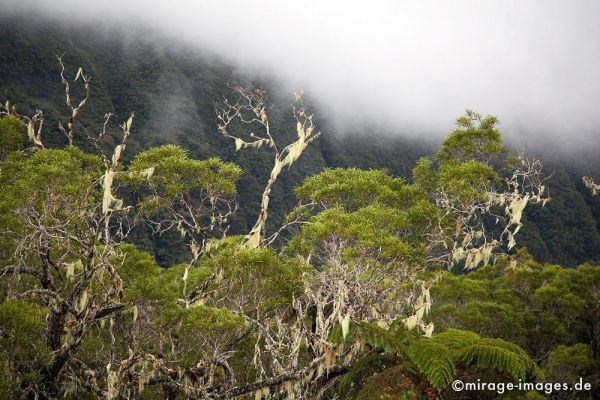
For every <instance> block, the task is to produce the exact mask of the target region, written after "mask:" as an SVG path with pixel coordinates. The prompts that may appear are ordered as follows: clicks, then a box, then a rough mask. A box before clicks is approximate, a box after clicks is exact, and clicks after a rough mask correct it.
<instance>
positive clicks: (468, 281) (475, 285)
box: [430, 252, 600, 358]
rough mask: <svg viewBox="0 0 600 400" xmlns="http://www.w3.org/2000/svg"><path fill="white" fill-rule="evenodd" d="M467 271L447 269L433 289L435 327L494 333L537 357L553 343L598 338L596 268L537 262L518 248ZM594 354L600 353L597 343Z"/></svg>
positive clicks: (598, 274) (598, 273)
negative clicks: (514, 252) (506, 258)
mask: <svg viewBox="0 0 600 400" xmlns="http://www.w3.org/2000/svg"><path fill="white" fill-rule="evenodd" d="M515 263H516V264H517V266H514V267H511V266H510V265H509V261H501V262H498V263H497V264H496V265H495V266H493V267H490V268H486V269H483V270H480V271H475V272H473V273H470V274H468V275H461V276H452V275H450V274H446V275H445V276H444V277H443V278H442V279H441V280H440V281H439V282H438V283H437V284H436V285H435V286H434V287H433V289H432V298H433V302H434V304H438V305H439V306H436V307H434V309H433V310H432V313H431V314H430V318H431V320H432V321H433V322H434V323H435V325H436V328H437V329H438V330H441V331H444V330H446V329H448V328H451V327H452V328H460V329H468V330H472V331H474V332H476V333H479V334H481V335H486V336H490V335H495V336H498V337H500V338H502V339H505V340H509V341H513V342H515V343H516V344H518V345H520V346H522V347H523V348H524V349H525V350H526V351H527V353H528V354H530V355H532V356H534V357H536V358H537V357H542V356H543V355H545V354H548V353H549V352H550V351H552V349H554V348H555V347H556V346H558V345H561V344H563V345H569V344H573V343H577V342H581V343H598V342H597V340H598V339H597V335H596V334H595V333H594V332H597V331H596V329H597V323H596V322H595V321H597V318H598V311H597V309H596V308H595V307H594V306H593V305H594V304H597V294H596V288H597V286H598V285H599V284H600V270H598V268H596V267H592V266H589V265H582V266H580V267H578V268H575V269H563V268H560V267H559V266H556V265H544V266H542V265H540V264H537V263H535V261H533V260H532V259H531V258H530V257H529V256H527V255H526V254H524V252H521V253H520V254H519V255H518V256H517V258H516V260H515ZM594 354H600V353H599V352H598V347H597V346H596V347H595V348H594Z"/></svg>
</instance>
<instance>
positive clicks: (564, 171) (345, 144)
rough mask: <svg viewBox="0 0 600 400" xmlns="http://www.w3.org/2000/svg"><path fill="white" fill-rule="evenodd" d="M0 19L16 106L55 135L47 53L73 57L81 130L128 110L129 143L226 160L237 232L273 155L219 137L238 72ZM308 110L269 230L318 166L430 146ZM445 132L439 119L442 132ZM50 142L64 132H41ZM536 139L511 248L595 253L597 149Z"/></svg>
mask: <svg viewBox="0 0 600 400" xmlns="http://www.w3.org/2000/svg"><path fill="white" fill-rule="evenodd" d="M0 18H1V21H0V35H1V36H2V38H3V40H2V41H1V42H0V54H2V59H1V61H0V67H1V68H0V88H1V89H2V92H3V96H4V97H5V98H6V99H10V100H11V102H12V103H14V104H16V105H17V107H18V108H19V110H21V111H24V112H25V111H30V110H31V109H32V108H35V107H37V108H40V109H43V110H44V112H45V113H46V114H47V120H46V127H47V129H48V130H50V131H57V123H58V122H59V121H60V120H61V118H63V119H64V115H65V111H66V110H65V108H64V106H62V104H63V103H62V102H61V100H60V99H61V98H62V96H63V89H62V86H61V83H60V80H59V72H60V70H59V65H58V62H57V60H56V55H61V54H63V53H65V57H64V60H65V63H66V65H67V67H69V68H74V67H75V66H79V65H81V66H83V67H84V68H85V69H86V70H87V71H89V73H90V75H92V76H93V85H92V93H91V96H90V101H89V103H88V104H87V105H86V107H85V109H84V110H83V111H82V114H81V115H80V116H79V118H78V123H79V124H81V125H80V127H81V129H80V130H78V132H80V133H79V134H80V135H82V133H81V132H85V131H86V130H87V131H88V132H90V133H92V132H96V131H97V130H98V129H99V128H100V126H101V124H102V116H103V115H104V114H105V113H107V112H111V113H114V114H115V115H116V116H118V117H121V118H123V117H125V116H127V115H128V114H129V113H130V112H132V111H133V112H135V113H136V121H137V123H136V127H135V131H134V133H133V136H132V138H131V141H130V147H131V148H132V149H134V150H135V151H138V150H142V149H147V148H149V147H151V146H154V145H160V144H165V143H175V144H180V145H182V146H184V147H185V148H187V149H189V151H190V155H191V156H192V157H195V158H205V157H208V156H218V157H220V158H222V159H223V160H225V161H235V162H236V163H238V164H239V165H240V166H241V167H242V168H243V170H244V171H245V173H244V175H243V176H242V177H241V179H240V183H239V203H240V204H243V207H241V208H240V210H239V212H238V213H237V214H236V216H235V218H233V219H232V220H231V221H230V222H231V231H232V232H244V231H246V229H247V228H248V227H250V226H251V225H252V223H253V219H254V218H255V215H256V214H257V212H258V210H259V201H260V195H259V194H260V191H261V190H262V187H263V186H264V184H265V182H266V181H267V179H268V175H269V172H270V168H271V166H270V162H271V160H270V158H269V155H268V152H267V151H265V150H261V151H256V152H250V153H248V152H236V151H235V149H234V148H233V146H231V143H230V142H228V141H227V140H225V139H224V138H223V137H222V136H221V135H219V134H218V133H217V131H216V125H217V121H216V117H215V111H214V102H215V101H218V100H220V99H222V98H223V97H224V96H225V95H227V94H228V93H229V92H230V89H229V88H228V83H236V82H237V83H239V82H242V83H248V78H247V77H245V76H243V75H240V74H238V73H236V71H234V70H233V69H232V68H231V67H229V66H227V65H226V64H224V63H223V62H221V61H219V60H218V59H215V58H214V57H212V56H210V55H204V56H201V55H198V54H197V53H196V52H191V51H187V50H186V49H185V48H183V49H178V50H173V48H176V47H177V45H174V46H172V48H171V50H166V49H165V48H164V43H163V42H158V41H156V42H155V44H153V43H154V41H153V40H141V39H139V37H137V36H136V35H135V34H132V33H131V32H129V31H126V30H124V29H123V30H122V31H119V30H113V31H109V30H100V32H102V33H101V34H98V31H97V30H96V29H95V28H83V27H79V28H70V29H68V28H62V27H57V26H55V25H54V24H52V23H49V22H47V21H44V20H35V19H33V20H31V21H24V20H20V19H17V20H15V19H8V18H7V17H0ZM148 37H152V35H148ZM262 84H263V85H266V87H267V88H269V89H271V93H272V100H273V101H272V103H273V104H275V109H274V110H272V112H271V114H272V117H271V118H272V120H273V126H275V127H277V129H278V130H280V131H282V132H285V133H287V134H293V131H294V128H293V121H292V120H291V119H290V117H289V115H288V113H286V111H287V107H288V105H289V104H290V103H291V102H292V100H293V98H292V97H291V96H290V94H289V93H282V91H280V90H278V88H277V84H276V83H275V82H262ZM308 95H309V96H310V93H308ZM308 100H310V97H309V98H308ZM465 106H468V105H465ZM313 111H314V112H315V120H316V121H318V123H319V126H320V128H321V130H322V131H323V135H322V137H321V138H320V139H319V140H318V141H317V142H316V143H315V145H314V146H311V147H310V148H309V149H307V151H306V153H305V154H304V155H303V158H302V162H301V163H299V164H298V165H297V166H296V167H295V168H293V169H291V170H290V171H289V172H285V173H284V174H282V176H281V177H280V180H279V181H278V184H277V185H275V187H274V188H273V193H272V199H273V201H272V208H271V212H270V217H271V218H270V220H269V224H270V225H269V226H270V228H275V227H276V226H278V225H279V224H280V222H281V221H282V220H283V218H284V215H285V214H286V213H287V212H288V211H289V210H290V209H291V208H292V206H293V204H294V202H295V199H294V195H293V191H292V188H293V187H294V186H296V185H298V184H299V183H300V182H301V181H302V180H303V178H304V177H306V176H309V175H311V174H314V173H316V172H318V171H321V170H322V169H323V168H325V167H349V166H352V167H357V168H385V169H387V170H388V171H389V172H390V173H391V174H393V175H397V176H407V175H409V171H410V169H411V168H412V166H413V165H414V163H415V162H416V161H417V160H418V159H419V158H420V157H421V156H423V155H426V154H431V153H432V152H433V151H434V149H435V147H436V146H437V143H430V142H427V141H426V140H425V139H414V138H412V139H411V137H414V136H411V135H402V133H403V132H378V131H374V130H368V129H367V130H365V129H363V128H357V129H354V130H352V131H349V132H340V131H336V129H335V128H334V127H333V125H334V124H332V123H331V121H328V120H327V116H326V115H322V114H321V113H319V110H318V109H314V107H313ZM490 111H491V112H493V110H490ZM501 117H502V116H500V118H501ZM63 123H65V121H63ZM451 128H452V126H451V124H449V126H448V131H449V130H450V129H451ZM442 133H444V132H442ZM442 133H438V135H437V136H441V134H442ZM79 139H82V138H79ZM48 140H52V141H61V140H63V141H64V140H65V139H64V137H61V136H60V135H49V139H48ZM544 145H545V143H544V144H540V146H539V147H537V148H536V146H535V144H530V146H529V149H528V150H529V151H530V152H532V153H533V154H534V155H536V156H538V157H542V158H543V159H544V161H545V165H546V172H547V173H548V174H549V175H552V178H551V179H550V180H549V181H548V183H547V184H548V187H549V190H550V195H551V197H552V198H553V201H552V202H550V203H549V204H548V206H547V207H545V208H543V209H539V210H538V209H535V210H527V211H526V217H525V218H526V220H527V221H528V223H527V224H526V226H525V227H524V229H523V231H522V232H521V240H520V245H524V246H527V248H528V249H529V251H530V252H531V253H532V254H533V255H534V256H535V257H536V259H537V260H539V261H542V262H556V263H560V264H562V265H568V266H573V265H577V264H579V263H581V262H585V261H594V260H596V261H597V260H600V233H599V232H600V200H598V198H592V197H591V196H590V195H589V193H588V191H587V190H586V189H585V188H584V186H583V184H582V182H581V176H583V175H589V176H592V177H598V174H599V172H598V171H600V161H599V160H598V158H597V156H596V155H595V154H596V152H595V149H591V150H590V151H589V152H587V153H584V154H572V155H571V154H569V155H564V154H561V155H559V156H557V155H556V154H555V152H554V150H553V149H551V148H550V149H548V148H546V147H544ZM509 146H510V143H509ZM515 147H516V148H517V150H523V149H522V148H519V145H515ZM139 240H140V241H142V242H144V241H145V242H146V246H145V248H146V249H147V250H150V251H152V252H153V253H154V254H155V256H156V257H157V260H158V261H159V263H161V264H163V265H167V264H170V263H172V262H175V261H183V260H184V259H185V256H183V255H181V257H180V252H185V251H186V250H185V248H183V247H177V246H178V243H179V242H178V241H177V240H176V239H175V238H174V237H172V236H170V235H169V234H165V235H163V236H161V237H160V238H148V237H147V236H146V235H143V237H140V239H139ZM149 240H152V243H150V242H149ZM173 246H175V247H173ZM173 248H176V249H178V251H173ZM167 249H168V250H167Z"/></svg>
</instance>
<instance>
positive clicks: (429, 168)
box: [0, 28, 600, 399]
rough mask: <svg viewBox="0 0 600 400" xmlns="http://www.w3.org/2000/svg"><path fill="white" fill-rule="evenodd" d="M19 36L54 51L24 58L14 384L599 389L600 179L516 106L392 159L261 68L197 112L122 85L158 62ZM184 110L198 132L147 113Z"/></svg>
mask: <svg viewBox="0 0 600 400" xmlns="http://www.w3.org/2000/svg"><path fill="white" fill-rule="evenodd" d="M5 29H7V30H8V29H9V28H5ZM9 33H10V32H9ZM7 34H8V33H7ZM10 34H11V35H14V38H16V39H19V38H21V39H22V40H25V39H23V38H24V37H25V38H26V34H20V33H15V32H12V33H10ZM22 35H24V36H22ZM10 43H12V44H13V45H14V44H15V43H16V45H15V47H14V48H12V49H9V50H7V49H6V47H7V46H11V44H10ZM22 44H23V43H21V45H22ZM0 46H4V48H3V49H2V54H9V55H11V57H13V59H14V60H18V62H17V61H14V62H15V63H17V64H18V65H19V66H20V67H19V68H20V69H21V71H20V72H19V73H23V71H24V70H27V69H29V68H30V69H31V70H29V71H28V72H27V73H29V74H34V75H35V73H34V71H37V72H40V71H39V69H43V70H42V74H41V75H36V76H42V77H43V78H42V79H41V81H40V82H38V84H37V85H36V89H35V90H36V91H38V93H37V94H36V93H28V92H26V91H25V89H23V88H24V87H25V88H26V87H27V85H19V84H15V83H14V82H18V79H9V78H11V77H13V78H14V76H17V75H14V76H13V75H11V74H17V72H15V71H10V70H8V69H5V70H3V72H2V74H4V75H2V76H3V79H5V80H3V81H2V83H3V84H4V83H5V82H6V85H7V88H8V90H7V97H8V101H6V102H5V103H4V104H3V105H2V107H1V118H0V188H1V190H0V354H1V357H0V359H1V360H2V361H1V362H0V397H1V398H28V399H29V398H31V399H33V398H40V399H54V398H67V399H88V398H89V399H94V398H107V399H162V398H168V399H294V398H295V399H315V398H323V399H453V398H456V399H458V398H482V399H485V398H490V399H491V398H512V399H541V398H556V399H559V398H560V399H562V398H591V397H590V396H593V395H594V393H593V392H591V391H586V392H573V391H569V392H568V393H565V392H560V391H555V392H552V393H549V392H548V391H544V389H543V388H542V389H541V390H525V391H512V392H511V391H507V392H505V393H497V392H495V391H479V392H477V393H476V394H474V393H466V392H462V393H461V392H456V391H454V390H453V389H452V387H451V384H452V382H453V381H454V380H455V379H462V380H464V381H465V382H476V381H477V380H478V379H480V380H481V381H487V382H518V381H519V380H521V381H523V382H561V383H562V382H565V383H569V384H571V383H574V382H576V381H578V380H579V379H583V380H584V381H585V382H589V383H590V384H591V385H592V387H593V388H595V390H598V388H599V387H600V382H599V376H600V270H599V269H598V268H597V267H596V266H595V263H596V262H597V261H598V255H599V254H600V246H598V244H599V243H600V241H599V239H598V238H599V237H600V236H599V235H598V229H597V224H596V220H595V219H594V215H596V217H597V215H599V214H600V213H598V210H599V208H597V207H598V200H597V197H598V196H595V191H596V190H597V185H596V184H595V183H594V182H593V179H590V180H586V181H583V180H582V179H581V178H582V177H581V176H580V177H579V178H578V179H577V181H574V180H570V178H569V177H568V174H566V173H564V172H563V171H561V170H560V169H559V170H558V171H557V170H555V169H552V170H550V169H549V168H548V166H547V165H546V164H545V163H544V162H543V161H542V160H540V159H537V158H535V157H532V156H530V155H527V154H523V153H519V152H515V151H514V150H511V149H510V148H508V147H507V146H506V145H505V143H504V142H503V139H502V135H501V132H500V130H499V127H498V122H499V121H498V119H497V118H496V117H493V116H485V115H480V114H478V113H477V112H475V111H471V110H467V111H466V112H465V114H464V115H462V116H459V117H458V118H457V120H456V121H455V123H454V124H453V121H448V131H449V134H448V135H447V136H446V137H445V139H444V140H443V141H442V142H441V143H440V144H439V146H438V147H437V148H436V149H432V148H431V147H430V146H429V145H424V144H418V143H417V144H413V146H414V147H412V148H411V149H410V150H408V152H410V153H411V154H412V156H411V157H412V158H411V157H407V160H408V161H404V160H400V159H401V158H402V154H401V153H397V154H394V156H393V157H391V158H386V157H374V160H369V159H368V156H365V157H366V158H360V157H356V153H354V154H353V153H352V151H357V152H360V151H361V150H352V148H353V146H352V143H353V140H356V139H355V138H352V137H344V138H342V139H332V138H328V139H327V138H326V137H327V133H326V132H325V131H324V129H323V126H321V125H320V124H319V119H318V118H317V116H316V115H315V116H313V112H312V111H311V107H310V101H309V100H307V99H305V96H304V95H303V93H301V92H300V93H297V94H295V97H294V98H293V104H292V106H291V108H288V107H284V106H282V105H281V104H278V105H277V106H274V102H275V101H277V100H281V99H279V98H277V97H276V96H274V95H272V94H271V92H270V91H269V90H266V89H264V88H263V87H262V86H260V85H256V82H250V83H255V84H254V85H247V84H246V83H248V82H242V84H237V83H231V81H228V80H227V79H221V78H224V77H222V76H219V77H218V79H215V80H212V81H211V80H209V79H207V81H206V82H204V84H208V83H211V82H213V83H214V82H220V83H219V85H220V86H219V87H218V90H216V89H215V90H214V91H215V92H216V93H218V94H219V95H218V96H214V97H213V98H208V99H204V100H203V101H205V102H206V104H205V107H203V108H202V110H203V111H202V112H205V113H210V114H211V115H212V117H211V118H207V119H205V121H212V123H213V124H214V125H213V126H202V127H198V126H195V125H194V124H193V122H194V121H195V119H194V118H195V117H194V115H193V113H191V111H190V114H188V113H187V111H185V105H182V104H181V103H180V102H179V101H180V100H181V99H177V98H171V99H170V101H171V102H176V103H177V104H176V105H175V106H174V108H169V109H167V110H166V112H165V113H163V114H161V115H160V116H159V117H155V116H153V115H152V112H151V111H150V110H149V107H150V106H149V105H148V103H146V102H142V101H140V102H139V103H136V102H135V101H134V102H132V103H131V104H125V103H123V101H124V100H123V99H125V98H128V96H127V93H124V92H127V91H128V90H133V89H136V85H137V84H138V83H140V82H141V79H142V78H141V77H140V76H139V75H138V73H137V72H132V71H134V70H135V69H136V68H147V71H146V72H147V73H145V74H144V76H143V78H144V79H145V80H148V79H150V78H149V77H152V76H153V74H154V73H156V72H157V67H156V65H143V64H139V63H132V64H131V65H130V69H127V68H124V69H123V71H124V72H123V74H122V75H119V76H117V77H113V78H111V79H108V78H107V77H106V76H105V77H103V76H102V71H106V70H103V69H102V67H101V63H100V61H98V63H95V62H90V63H89V64H87V65H92V66H91V67H88V66H86V63H84V62H82V63H81V67H80V66H79V64H73V61H72V59H69V58H70V56H69V55H67V56H60V54H62V53H60V52H56V54H59V57H56V56H55V55H52V56H51V57H47V58H44V59H43V63H34V62H33V61H32V62H31V64H28V63H27V60H28V58H29V57H31V56H30V55H31V54H34V52H31V49H26V46H25V47H23V46H19V40H11V41H4V42H2V44H0ZM49 50H52V49H46V52H47V51H49ZM20 51H22V52H23V53H20ZM113 51H114V50H113ZM79 52H80V54H79V56H81V55H82V54H83V56H82V57H83V58H86V57H88V56H89V54H93V53H92V52H90V51H89V50H88V49H85V48H80V50H79ZM113 56H114V55H113ZM114 57H115V58H119V57H117V56H114ZM75 59H77V57H75ZM106 59H107V58H104V62H106ZM77 61H80V60H77ZM88 61H90V59H88ZM10 63H11V61H10V60H7V61H6V64H7V65H10ZM140 65H141V66H140ZM95 70H98V71H99V72H100V76H99V77H96V76H95V75H94V71H95ZM120 79H122V81H120V82H119V80H120ZM96 80H98V81H99V84H100V85H101V87H104V88H105V89H106V90H107V91H106V92H104V93H103V94H102V93H98V91H97V89H95V86H94V85H95V82H96ZM138 80H139V81H138ZM8 82H13V83H10V84H9V83H8ZM48 82H52V83H48ZM227 82H230V83H227ZM46 83H48V85H50V86H49V87H50V89H48V88H47V87H45V86H44V84H46ZM168 83H170V82H163V84H164V85H165V86H167V84H168ZM140 84H141V83H140ZM33 92H35V91H33ZM40 93H41V94H42V95H43V96H42V95H40ZM95 93H96V94H99V96H100V98H101V101H97V100H96V101H95V102H94V94H95ZM48 94H52V95H53V96H55V98H54V99H53V100H52V101H51V100H47V102H44V103H43V104H40V103H39V102H37V101H35V99H36V98H37V97H36V96H38V95H40V96H41V97H44V96H46V95H48ZM108 94H109V95H110V96H111V97H112V98H111V99H107V98H105V97H102V96H104V95H108ZM11 95H12V99H11V97H10V96H11ZM158 95H160V93H159V94H158ZM28 100H31V101H32V103H26V102H25V101H28ZM113 100H114V101H113ZM138 100H139V99H138ZM167 100H169V99H167ZM168 102H169V101H166V102H162V101H161V104H168ZM59 104H60V105H59ZM103 106H106V109H104V110H102V111H101V112H99V111H100V110H101V109H102V107H103ZM180 107H184V110H183V111H181V110H178V108H180ZM125 110H126V111H125ZM171 119H175V120H177V119H180V120H179V121H176V122H177V123H178V124H179V125H178V126H179V127H180V128H181V129H180V136H169V135H167V133H168V132H165V136H159V137H158V139H156V138H155V139H154V142H152V141H146V139H148V137H149V136H147V135H148V133H145V134H144V133H141V132H144V131H143V130H142V129H140V130H138V129H137V126H138V124H139V125H142V126H144V129H145V132H148V131H149V130H152V129H157V130H160V129H164V127H166V126H167V122H165V121H162V120H171ZM149 121H151V123H150V122H149ZM144 124H145V125H144ZM161 124H162V125H161ZM197 130H200V131H202V134H198V132H197ZM206 132H210V135H208V134H207V133H206ZM334 140H339V142H338V143H337V144H335V143H334ZM387 143H391V142H387ZM219 146H220V147H219ZM217 147H219V148H220V150H219V151H218V152H217V151H215V154H209V153H210V150H211V149H213V148H217ZM384 147H385V146H384ZM315 148H316V149H318V150H319V152H320V153H317V152H316V150H315ZM338 150H339V152H338V153H337V154H333V153H335V152H336V151H338ZM368 150H369V149H367V151H365V153H362V154H363V155H364V154H367V153H369V151H368ZM404 151H407V150H404ZM319 154H320V155H319ZM387 154H388V156H389V153H387ZM414 154H417V155H419V156H420V157H418V159H415V156H414ZM217 156H219V157H217ZM244 157H246V158H244ZM253 157H254V158H253ZM319 157H321V159H327V160H329V161H330V162H329V164H328V165H327V166H328V167H329V168H319V167H317V162H316V161H315V160H316V159H318V158H319ZM355 159H356V160H357V162H356V163H355V165H352V160H355ZM393 160H395V164H394V165H395V166H396V167H395V168H396V169H395V170H394V169H392V168H387V169H386V168H385V167H387V165H386V162H390V164H392V161H393ZM237 161H239V162H237ZM321 161H322V160H321ZM377 163H379V164H377ZM398 163H401V164H402V165H403V166H402V169H403V171H399V170H398V169H397V168H398ZM409 164H410V165H409ZM265 166H266V172H265ZM376 167H377V168H376ZM298 169H300V170H301V171H302V174H299V173H298V172H295V171H297V170H298ZM258 171H260V172H258ZM400 172H404V174H403V175H401V174H400ZM248 176H250V177H251V178H247V177H248ZM244 179H247V180H245V181H244ZM248 179H250V180H248ZM242 182H244V183H243V184H242ZM557 182H558V183H557ZM574 182H576V183H574ZM292 187H293V190H292V189H291V188H292ZM549 188H550V189H549ZM565 193H567V194H566V195H565ZM557 198H558V200H557ZM573 198H574V199H575V200H573ZM566 199H571V200H570V201H571V202H570V203H568V202H567V200H566ZM557 202H558V204H559V206H558V207H559V210H561V211H560V212H559V213H558V214H560V215H558V214H556V208H555V209H551V207H556V206H554V205H553V204H556V203H557ZM567 203H568V204H571V205H572V204H580V205H581V209H580V210H578V211H574V210H572V209H571V208H569V207H567V206H565V204H567ZM571 207H572V206H571ZM594 207H596V208H594ZM548 209H550V211H548ZM273 210H276V211H273ZM552 210H554V211H552ZM578 212H579V213H583V214H585V215H584V217H581V215H579V214H577V213H578ZM586 213H587V214H586ZM594 213H597V214H594ZM240 214H242V216H241V217H240ZM576 214H577V218H584V219H585V222H581V219H577V220H575V219H574V218H575V215H576ZM236 218H237V219H236ZM532 220H535V222H534V221H532ZM557 221H559V222H557ZM529 224H531V225H533V226H534V227H535V229H534V230H532V228H530V227H528V225H529ZM528 229H529V230H528ZM553 235H554V236H553ZM556 235H558V239H557V237H556ZM522 238H524V240H521V239H522ZM560 238H563V239H564V238H568V239H569V240H562V239H560ZM561 240H562V242H561V243H560V248H559V250H556V249H554V248H553V246H554V243H555V241H561ZM527 245H531V246H530V247H533V248H532V249H531V250H530V252H531V253H535V254H534V255H532V254H530V252H529V251H528V249H527V247H526V246H527ZM595 246H596V247H595ZM536 254H540V255H543V256H540V257H537V258H536V257H535V255H536ZM562 260H568V262H567V264H569V265H568V266H569V268H567V267H565V266H564V265H558V264H556V263H554V262H559V261H562ZM551 261H554V262H551ZM574 264H581V265H578V266H575V265H574Z"/></svg>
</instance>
